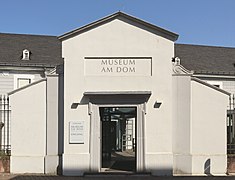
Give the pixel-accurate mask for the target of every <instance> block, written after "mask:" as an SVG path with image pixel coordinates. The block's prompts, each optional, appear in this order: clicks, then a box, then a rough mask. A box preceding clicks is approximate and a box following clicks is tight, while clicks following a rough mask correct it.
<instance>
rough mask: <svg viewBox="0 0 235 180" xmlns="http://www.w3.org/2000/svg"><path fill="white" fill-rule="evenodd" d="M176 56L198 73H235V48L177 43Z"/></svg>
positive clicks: (185, 65)
mask: <svg viewBox="0 0 235 180" xmlns="http://www.w3.org/2000/svg"><path fill="white" fill-rule="evenodd" d="M175 56H178V57H179V58H180V60H181V64H182V65H183V66H184V67H185V68H187V69H188V70H193V71H194V72H195V73H196V74H219V75H223V74H224V75H235V48H230V47H217V46H202V45H190V44H175Z"/></svg>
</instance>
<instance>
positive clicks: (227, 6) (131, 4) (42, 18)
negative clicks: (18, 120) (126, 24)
mask: <svg viewBox="0 0 235 180" xmlns="http://www.w3.org/2000/svg"><path fill="white" fill-rule="evenodd" d="M119 10H120V11H123V12H125V13H127V14H130V15H132V16H135V17H137V18H140V19H142V20H145V21H147V22H149V23H152V24H155V25H157V26H160V27H162V28H165V29H167V30H170V31H172V32H175V33H177V34H179V35H180V36H179V39H178V41H177V42H178V43H186V44H202V45H215V46H228V47H235V0H0V32H1V33H17V34H43V35H56V36H57V35H62V34H64V33H66V32H68V31H71V30H73V29H76V28H78V27H81V26H83V25H86V24H88V23H90V22H93V21H95V20H98V19H100V18H102V17H104V16H107V15H110V14H112V13H115V12H117V11H119Z"/></svg>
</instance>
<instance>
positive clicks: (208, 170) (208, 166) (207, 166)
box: [204, 159, 211, 176]
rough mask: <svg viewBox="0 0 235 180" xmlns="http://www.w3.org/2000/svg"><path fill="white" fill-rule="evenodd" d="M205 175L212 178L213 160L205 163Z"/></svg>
mask: <svg viewBox="0 0 235 180" xmlns="http://www.w3.org/2000/svg"><path fill="white" fill-rule="evenodd" d="M204 173H205V174H206V175H208V176H211V159H207V160H206V162H205V163H204Z"/></svg>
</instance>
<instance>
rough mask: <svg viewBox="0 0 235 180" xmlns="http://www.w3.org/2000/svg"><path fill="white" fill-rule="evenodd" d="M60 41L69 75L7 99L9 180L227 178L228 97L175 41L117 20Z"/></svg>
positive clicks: (133, 21)
mask: <svg viewBox="0 0 235 180" xmlns="http://www.w3.org/2000/svg"><path fill="white" fill-rule="evenodd" d="M58 38H59V40H60V41H61V42H62V57H63V58H64V69H63V71H59V70H57V72H58V71H59V73H55V72H52V73H50V74H48V75H47V76H46V78H45V79H41V80H39V81H36V82H34V83H32V84H30V85H27V86H24V87H22V88H20V89H17V90H15V91H12V92H10V93H9V96H10V102H11V107H12V129H11V131H12V140H11V141H12V142H11V145H12V154H11V172H12V173H22V172H28V173H56V171H61V173H62V174H63V175H68V176H70V175H83V174H84V173H87V172H96V173H97V172H98V173H99V172H107V173H112V172H121V173H126V172H134V173H141V172H150V173H152V174H153V175H177V174H187V175H205V174H207V175H208V174H212V175H225V174H226V170H227V169H226V168H227V152H226V138H227V134H226V115H227V105H228V99H229V95H230V94H229V93H228V92H226V91H224V90H222V89H220V88H218V87H215V86H213V85H211V84H209V83H207V82H205V81H202V80H200V79H198V78H196V77H194V76H193V74H192V73H191V72H190V71H188V70H187V69H185V68H184V67H183V66H181V65H180V63H179V59H178V58H176V56H175V52H174V43H175V41H176V40H177V38H178V35H177V34H175V33H172V32H170V31H168V30H165V29H162V28H160V27H157V26H155V25H152V24H149V23H147V22H144V21H142V20H140V19H137V18H135V17H132V16H129V15H127V14H124V13H122V12H117V13H115V14H112V15H110V16H108V17H105V18H103V19H100V20H98V21H96V22H93V23H91V24H88V25H86V26H84V27H81V28H79V29H76V30H73V31H71V32H68V33H66V34H64V35H62V36H60V37H58ZM172 59H173V60H174V62H172ZM25 97H35V98H28V99H27V100H24V101H22V98H24V99H25ZM32 104H33V105H32ZM26 105H27V107H28V108H27V109H25V108H24V107H25V106H26ZM29 110H30V114H31V115H32V116H28V113H29ZM212 124H213V128H211V126H212ZM19 131H20V132H21V136H20V137H19V136H17V134H18V133H19ZM21 139H24V142H25V145H24V146H22V140H21ZM22 164H24V165H23V166H22Z"/></svg>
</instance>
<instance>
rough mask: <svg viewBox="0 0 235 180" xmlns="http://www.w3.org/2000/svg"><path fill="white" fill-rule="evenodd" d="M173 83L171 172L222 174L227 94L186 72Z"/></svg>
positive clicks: (224, 161)
mask: <svg viewBox="0 0 235 180" xmlns="http://www.w3.org/2000/svg"><path fill="white" fill-rule="evenodd" d="M173 85H174V86H173V88H174V93H173V94H174V96H175V97H174V101H175V102H174V104H175V108H174V111H173V112H174V120H173V122H174V123H173V127H174V128H175V129H174V130H173V134H174V139H173V141H174V143H173V151H174V171H175V173H176V174H195V175H196V174H197V175H202V174H213V175H222V174H225V173H226V166H227V164H226V163H227V159H226V108H227V105H228V97H229V96H228V94H226V93H223V92H221V91H219V90H218V89H216V88H214V87H211V86H210V85H207V84H205V83H202V82H201V81H200V80H197V79H194V78H191V77H190V76H187V75H185V76H182V75H178V76H176V75H175V76H173Z"/></svg>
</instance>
